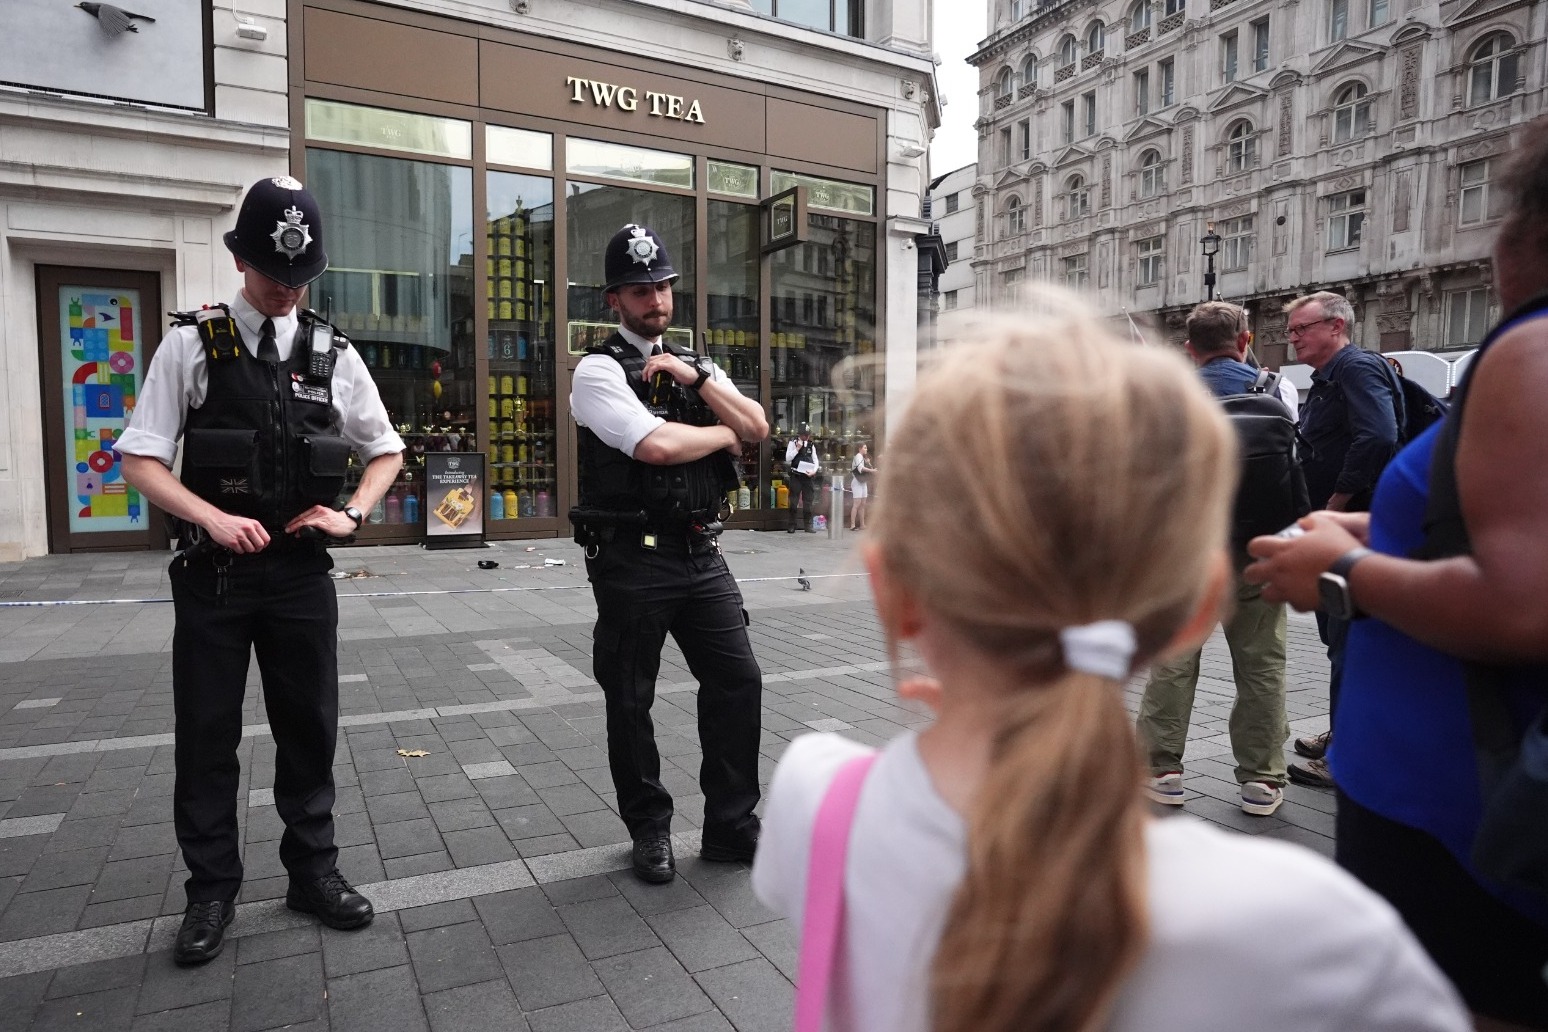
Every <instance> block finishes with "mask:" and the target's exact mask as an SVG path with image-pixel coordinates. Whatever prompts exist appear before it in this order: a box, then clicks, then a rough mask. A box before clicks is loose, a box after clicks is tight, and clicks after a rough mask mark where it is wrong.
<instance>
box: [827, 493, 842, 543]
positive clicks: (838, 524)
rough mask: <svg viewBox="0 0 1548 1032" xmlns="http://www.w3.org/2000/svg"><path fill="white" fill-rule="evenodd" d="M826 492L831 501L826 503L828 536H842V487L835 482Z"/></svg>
mask: <svg viewBox="0 0 1548 1032" xmlns="http://www.w3.org/2000/svg"><path fill="white" fill-rule="evenodd" d="M828 494H829V495H831V496H832V501H831V502H830V503H829V505H828V537H829V538H842V537H843V536H844V488H843V487H842V486H840V485H838V484H835V485H834V486H833V487H832V488H831V489H830V490H829V491H828Z"/></svg>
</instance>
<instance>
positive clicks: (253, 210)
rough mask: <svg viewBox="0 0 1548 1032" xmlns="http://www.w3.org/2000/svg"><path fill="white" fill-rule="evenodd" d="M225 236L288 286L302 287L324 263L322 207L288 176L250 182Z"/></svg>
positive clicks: (243, 256)
mask: <svg viewBox="0 0 1548 1032" xmlns="http://www.w3.org/2000/svg"><path fill="white" fill-rule="evenodd" d="M224 239H225V241H226V247H227V249H228V250H230V251H231V253H232V254H234V255H236V256H237V257H238V258H240V259H242V261H244V262H246V263H247V264H248V265H251V266H252V267H253V268H255V269H257V270H258V271H259V272H261V273H263V274H264V275H265V276H267V277H269V279H271V280H274V281H275V282H276V283H283V284H284V285H285V286H287V287H296V288H299V287H304V286H306V285H307V284H308V283H310V282H312V281H313V280H314V279H316V278H317V277H318V276H321V275H322V274H323V273H324V272H325V271H326V270H327V268H328V255H327V254H326V253H325V252H324V251H323V233H322V210H321V209H319V208H318V207H317V199H316V198H315V197H313V196H312V195H311V194H310V193H309V192H307V189H306V187H304V186H302V185H301V184H300V183H299V182H297V181H296V180H294V179H292V178H291V177H290V176H276V177H274V178H273V179H260V180H258V182H256V183H254V184H253V185H252V187H251V189H249V190H248V191H247V196H246V197H245V198H243V199H242V210H241V211H240V212H238V213H237V224H236V229H233V230H232V231H231V232H229V233H227V234H226V235H225V237H224Z"/></svg>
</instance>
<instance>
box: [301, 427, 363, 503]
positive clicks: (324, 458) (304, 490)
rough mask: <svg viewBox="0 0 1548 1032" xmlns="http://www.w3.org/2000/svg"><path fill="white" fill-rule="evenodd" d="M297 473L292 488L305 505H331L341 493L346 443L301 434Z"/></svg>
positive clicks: (347, 448) (330, 438) (344, 469)
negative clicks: (299, 467) (298, 471)
mask: <svg viewBox="0 0 1548 1032" xmlns="http://www.w3.org/2000/svg"><path fill="white" fill-rule="evenodd" d="M299 441H300V444H301V447H300V453H301V470H300V475H299V476H298V477H297V478H296V480H297V483H296V488H297V490H298V491H299V492H300V494H301V500H302V501H303V502H304V503H306V504H308V505H332V504H333V503H334V502H335V501H336V500H337V499H338V497H339V493H340V492H341V491H343V490H344V475H345V473H346V471H347V470H348V468H349V453H350V446H349V442H348V441H346V440H344V438H342V437H333V436H330V435H328V434H303V435H301V436H300V438H299Z"/></svg>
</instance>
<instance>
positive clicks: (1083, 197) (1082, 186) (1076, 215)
mask: <svg viewBox="0 0 1548 1032" xmlns="http://www.w3.org/2000/svg"><path fill="white" fill-rule="evenodd" d="M1064 197H1065V213H1066V217H1067V218H1071V219H1083V218H1085V217H1086V216H1087V215H1090V214H1091V188H1090V187H1088V186H1087V185H1086V177H1085V176H1083V175H1080V174H1079V173H1076V174H1075V175H1073V176H1070V178H1068V179H1066V180H1065V181H1064Z"/></svg>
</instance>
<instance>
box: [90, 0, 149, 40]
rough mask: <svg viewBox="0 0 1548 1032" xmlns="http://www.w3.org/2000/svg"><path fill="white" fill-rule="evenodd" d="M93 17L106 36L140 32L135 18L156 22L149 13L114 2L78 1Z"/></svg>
mask: <svg viewBox="0 0 1548 1032" xmlns="http://www.w3.org/2000/svg"><path fill="white" fill-rule="evenodd" d="M75 6H76V7H79V8H80V9H81V10H83V11H85V12H86V13H87V14H89V15H91V16H92V17H93V18H95V19H97V25H98V26H99V27H100V28H101V29H102V34H103V35H104V36H108V37H113V36H121V35H123V34H124V33H125V32H139V31H140V27H139V26H138V25H136V24H135V23H134V19H138V20H139V21H144V22H154V21H155V20H156V19H155V18H152V17H151V16H150V15H148V14H135V13H134V12H133V11H126V10H124V9H123V8H121V7H114V6H113V5H112V4H99V3H86V2H82V3H78V4H76V5H75Z"/></svg>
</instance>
